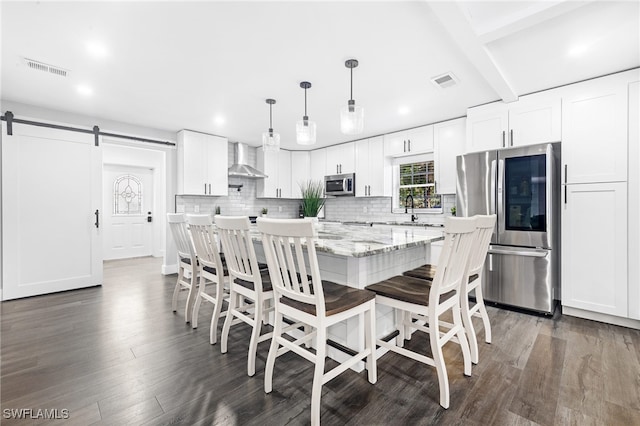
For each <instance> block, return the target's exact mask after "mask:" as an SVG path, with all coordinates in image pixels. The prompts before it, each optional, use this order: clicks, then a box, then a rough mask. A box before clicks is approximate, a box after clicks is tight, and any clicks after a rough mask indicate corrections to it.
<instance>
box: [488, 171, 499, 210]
mask: <svg viewBox="0 0 640 426" xmlns="http://www.w3.org/2000/svg"><path fill="white" fill-rule="evenodd" d="M491 176H492V178H491V180H490V181H491V184H490V185H491V187H490V188H489V201H490V204H489V214H496V205H497V203H496V194H497V192H498V185H497V182H496V178H495V176H496V160H492V161H491Z"/></svg>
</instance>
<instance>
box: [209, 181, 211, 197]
mask: <svg viewBox="0 0 640 426" xmlns="http://www.w3.org/2000/svg"><path fill="white" fill-rule="evenodd" d="M209 195H211V184H209Z"/></svg>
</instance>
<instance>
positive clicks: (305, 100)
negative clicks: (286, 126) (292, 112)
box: [304, 87, 307, 117]
mask: <svg viewBox="0 0 640 426" xmlns="http://www.w3.org/2000/svg"><path fill="white" fill-rule="evenodd" d="M304 115H305V117H306V116H307V88H306V87H305V89H304Z"/></svg>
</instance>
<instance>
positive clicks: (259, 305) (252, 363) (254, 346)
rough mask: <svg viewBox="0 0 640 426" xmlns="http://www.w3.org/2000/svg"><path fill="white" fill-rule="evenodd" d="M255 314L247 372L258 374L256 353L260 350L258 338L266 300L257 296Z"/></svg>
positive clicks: (250, 374) (251, 374)
mask: <svg viewBox="0 0 640 426" xmlns="http://www.w3.org/2000/svg"><path fill="white" fill-rule="evenodd" d="M256 299H257V300H256V301H255V306H256V308H255V314H254V317H253V330H252V331H251V340H250V341H249V359H248V360H247V374H248V375H249V376H253V375H254V374H256V353H257V352H258V338H259V337H260V331H262V315H263V308H264V306H263V304H264V301H262V300H260V299H259V298H256Z"/></svg>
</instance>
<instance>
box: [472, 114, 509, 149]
mask: <svg viewBox="0 0 640 426" xmlns="http://www.w3.org/2000/svg"><path fill="white" fill-rule="evenodd" d="M508 124H509V113H508V110H507V106H506V105H505V104H503V103H499V104H489V105H483V106H479V107H476V108H470V109H469V110H468V111H467V141H466V147H465V152H478V151H487V150H491V149H499V148H504V147H506V145H507V130H508Z"/></svg>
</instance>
